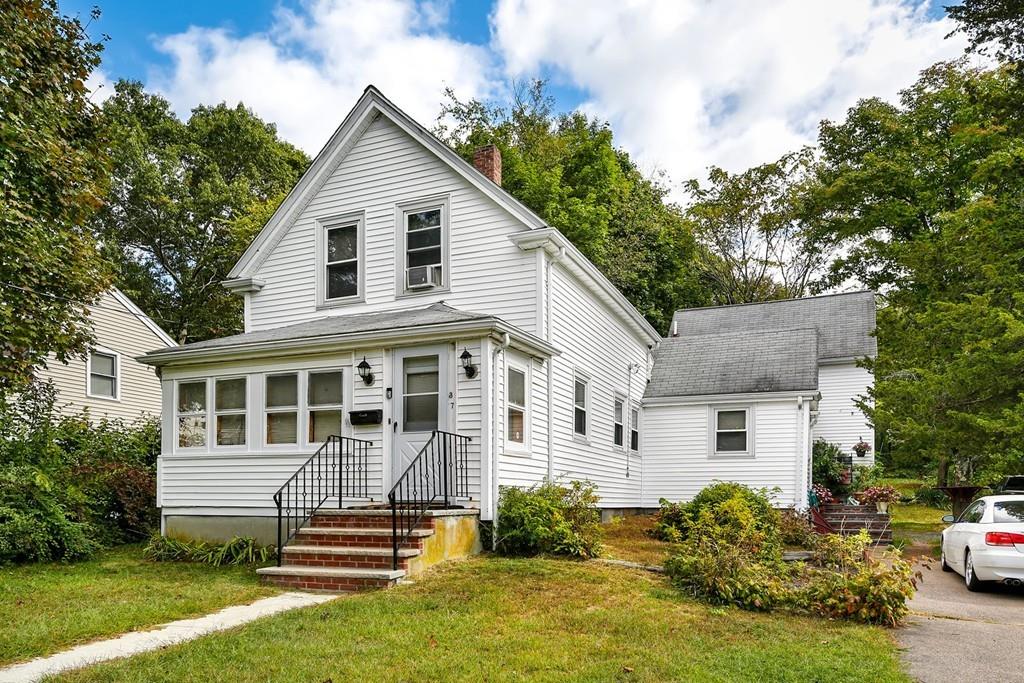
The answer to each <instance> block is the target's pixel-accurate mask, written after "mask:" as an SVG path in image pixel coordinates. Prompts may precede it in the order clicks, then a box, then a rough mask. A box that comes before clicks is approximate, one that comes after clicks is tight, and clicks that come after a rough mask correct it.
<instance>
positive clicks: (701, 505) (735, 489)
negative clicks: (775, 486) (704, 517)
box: [651, 481, 779, 543]
mask: <svg viewBox="0 0 1024 683" xmlns="http://www.w3.org/2000/svg"><path fill="white" fill-rule="evenodd" d="M735 496H739V497H741V498H743V499H744V500H746V501H747V502H748V503H749V505H750V508H751V512H752V513H753V515H754V518H755V520H756V524H757V527H758V529H759V530H760V531H762V532H765V533H767V534H769V535H770V536H771V537H772V538H773V539H775V540H777V539H778V527H779V512H778V510H776V509H775V508H774V507H772V500H771V495H770V493H769V491H767V490H766V489H761V490H754V489H751V488H749V487H747V486H744V485H743V484H737V483H736V482H731V481H719V482H715V483H713V484H710V485H709V486H705V487H704V488H703V489H701V490H700V492H699V493H698V494H697V495H696V496H694V497H693V500H691V501H690V502H688V503H670V502H669V501H667V500H664V499H662V500H661V510H659V512H658V514H657V517H656V518H655V524H654V527H653V529H652V530H651V535H652V536H654V537H655V538H658V539H661V540H663V541H669V542H673V543H677V542H679V541H682V540H684V539H685V538H686V535H687V529H688V528H689V526H690V525H692V524H693V523H694V522H695V521H696V520H697V518H698V517H699V516H700V512H701V510H703V509H705V508H708V507H711V508H713V507H715V506H717V505H720V504H721V503H723V502H725V501H727V500H730V499H732V498H733V497H735Z"/></svg>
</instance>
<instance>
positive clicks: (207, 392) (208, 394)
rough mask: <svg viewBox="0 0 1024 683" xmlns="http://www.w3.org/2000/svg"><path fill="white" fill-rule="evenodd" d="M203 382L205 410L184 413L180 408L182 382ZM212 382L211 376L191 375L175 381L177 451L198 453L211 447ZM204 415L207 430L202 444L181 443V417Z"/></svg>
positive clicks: (175, 437)
mask: <svg viewBox="0 0 1024 683" xmlns="http://www.w3.org/2000/svg"><path fill="white" fill-rule="evenodd" d="M200 382H202V383H203V397H204V400H203V404H204V405H203V412H201V413H198V412H196V413H182V412H181V411H180V410H179V408H178V407H179V406H180V405H181V401H180V394H181V385H182V384H199V383H200ZM211 385H212V382H211V381H210V378H209V377H191V378H182V379H178V380H175V381H174V450H175V451H176V452H185V453H197V452H200V451H205V450H207V449H209V448H210V447H211V439H210V432H211V430H212V429H213V425H212V421H211V420H210V410H211V403H210V399H212V398H213V396H212V392H213V389H211ZM198 415H202V416H203V419H205V420H206V430H205V435H204V437H203V445H202V446H182V445H181V419H180V418H182V417H189V416H198Z"/></svg>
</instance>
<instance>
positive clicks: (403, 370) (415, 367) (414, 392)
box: [391, 346, 451, 483]
mask: <svg viewBox="0 0 1024 683" xmlns="http://www.w3.org/2000/svg"><path fill="white" fill-rule="evenodd" d="M448 356H449V353H448V349H447V347H446V346H429V347H414V348H408V349H399V350H398V351H396V352H395V354H394V356H393V358H394V374H393V375H392V376H393V377H395V390H394V404H393V405H394V408H393V411H392V412H393V414H394V422H393V423H392V425H391V429H392V431H393V434H394V439H393V440H392V443H393V449H394V450H393V453H392V458H391V463H392V471H391V481H392V483H394V482H397V481H398V478H399V477H401V476H402V474H403V473H404V472H405V470H406V468H407V467H408V466H409V463H411V462H412V461H413V459H414V458H415V457H416V456H417V455H418V454H419V452H420V449H422V448H423V446H424V444H426V442H427V441H428V440H429V439H430V437H431V435H432V434H433V432H434V430H435V429H442V430H447V429H449V428H450V427H449V425H450V423H451V403H450V401H449V400H448V391H449V388H448V362H449V361H448Z"/></svg>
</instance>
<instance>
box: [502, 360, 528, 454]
mask: <svg viewBox="0 0 1024 683" xmlns="http://www.w3.org/2000/svg"><path fill="white" fill-rule="evenodd" d="M513 370H514V371H516V372H519V373H522V375H523V400H525V401H526V403H525V404H524V405H522V406H518V405H515V404H513V403H512V401H511V400H510V399H509V390H508V387H509V381H508V377H509V373H510V372H511V371H513ZM532 386H533V384H532V373H531V369H530V364H529V363H525V362H523V361H521V360H518V359H512V358H509V359H508V361H507V362H506V363H505V450H506V451H509V452H510V453H512V454H514V455H529V453H530V436H531V435H530V431H531V430H530V422H531V421H532V420H531V417H532V416H531V406H530V393H531V392H530V389H531V387H532ZM511 407H515V408H521V409H522V411H523V442H522V443H519V442H518V441H512V440H510V439H509V438H508V435H509V432H510V431H511V429H510V427H509V419H508V410H509V408H511Z"/></svg>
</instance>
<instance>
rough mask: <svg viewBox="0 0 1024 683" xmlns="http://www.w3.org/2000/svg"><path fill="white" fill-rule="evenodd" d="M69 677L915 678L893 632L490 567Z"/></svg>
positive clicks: (580, 572)
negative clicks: (901, 659)
mask: <svg viewBox="0 0 1024 683" xmlns="http://www.w3.org/2000/svg"><path fill="white" fill-rule="evenodd" d="M58 680H61V681H140V682H141V681H146V682H147V683H148V682H151V681H153V682H156V681H182V680H194V681H239V682H245V681H328V680H331V681H412V680H424V681H449V680H455V681H463V680H465V681H481V680H487V681H524V680H530V681H668V680H701V681H739V680H742V681H749V680H765V681H908V680H909V679H908V678H907V677H906V676H905V675H904V674H903V673H901V671H900V667H899V664H898V660H897V654H896V648H895V645H894V643H893V640H892V637H891V635H890V633H889V632H887V631H886V630H884V629H881V628H876V627H869V626H861V625H853V624H846V623H839V622H832V621H826V620H819V619H811V618H804V617H795V616H788V615H766V614H753V613H750V612H742V611H739V610H735V609H722V608H711V607H708V606H705V605H703V604H700V603H696V602H694V601H692V600H690V599H687V598H685V597H683V596H682V595H681V594H680V593H679V592H678V591H677V590H675V589H674V588H672V587H671V586H670V585H669V584H668V582H667V580H666V579H665V578H664V577H662V576H659V575H655V574H651V573H649V572H644V571H638V570H629V569H624V568H620V567H613V566H608V565H603V564H600V563H596V562H571V561H560V560H508V559H502V558H496V557H490V556H481V557H477V558H473V559H470V560H466V561H462V562H452V563H449V564H447V565H444V566H441V567H438V568H437V569H435V570H434V571H432V572H430V573H428V574H427V575H425V576H423V577H421V578H420V579H419V580H417V581H416V582H415V583H413V584H409V585H403V586H399V587H398V588H395V589H392V590H388V591H379V592H375V593H367V594H362V595H356V596H350V597H343V598H340V599H338V600H335V601H333V602H330V603H326V604H324V605H321V606H318V607H315V608H307V609H302V610H297V611H294V612H290V613H287V614H283V615H279V616H275V617H270V618H267V619H263V620H260V621H257V622H254V623H252V624H250V625H248V626H245V627H243V628H240V629H236V630H233V631H229V632H224V633H219V634H215V635H211V636H207V637H204V638H201V639H199V640H196V641H193V642H191V643H185V644H182V645H179V646H175V647H170V648H167V649H165V650H162V651H159V652H154V653H149V654H145V655H140V656H137V657H135V658H132V659H130V660H122V661H119V662H110V663H107V664H103V665H99V666H96V667H93V668H90V669H85V670H81V671H78V672H74V673H69V674H66V675H65V676H63V677H61V678H60V679H58Z"/></svg>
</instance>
